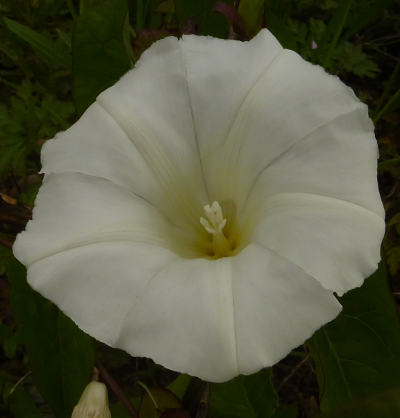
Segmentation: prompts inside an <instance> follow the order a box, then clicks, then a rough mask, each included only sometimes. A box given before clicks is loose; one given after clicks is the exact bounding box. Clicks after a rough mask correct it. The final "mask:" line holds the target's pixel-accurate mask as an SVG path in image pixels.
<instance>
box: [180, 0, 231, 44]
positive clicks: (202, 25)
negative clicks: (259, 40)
mask: <svg viewBox="0 0 400 418" xmlns="http://www.w3.org/2000/svg"><path fill="white" fill-rule="evenodd" d="M174 1H175V11H176V17H177V20H178V24H179V27H180V30H181V31H182V30H183V29H184V27H185V25H186V23H187V21H188V19H193V21H194V22H195V24H196V33H197V34H198V35H210V36H215V37H219V38H225V37H226V35H227V32H228V23H227V21H226V19H225V18H224V17H223V16H222V15H221V14H220V13H216V12H214V11H213V10H212V9H213V7H214V4H215V3H216V0H204V1H198V0H174ZM224 3H228V4H233V0H226V1H224Z"/></svg>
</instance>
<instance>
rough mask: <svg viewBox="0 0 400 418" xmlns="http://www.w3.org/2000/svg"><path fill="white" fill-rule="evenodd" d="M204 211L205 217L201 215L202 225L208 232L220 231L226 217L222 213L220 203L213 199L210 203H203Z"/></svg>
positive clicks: (216, 232) (215, 232)
mask: <svg viewBox="0 0 400 418" xmlns="http://www.w3.org/2000/svg"><path fill="white" fill-rule="evenodd" d="M204 212H205V214H206V216H207V219H206V218H203V217H201V218H200V223H201V224H202V225H203V226H204V228H205V230H206V231H207V232H209V233H210V234H218V233H222V230H223V229H224V227H225V225H226V219H224V217H223V215H222V208H221V205H220V204H219V203H218V202H217V201H215V202H213V203H212V205H211V206H210V205H205V206H204Z"/></svg>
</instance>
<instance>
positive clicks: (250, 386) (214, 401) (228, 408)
mask: <svg viewBox="0 0 400 418" xmlns="http://www.w3.org/2000/svg"><path fill="white" fill-rule="evenodd" d="M271 379H272V371H271V370H268V371H266V370H262V371H261V372H258V373H256V374H253V375H250V376H239V377H236V378H235V379H233V380H231V381H229V382H226V383H213V384H211V387H210V415H211V417H212V418H235V417H237V418H239V417H240V418H241V417H246V418H260V417H263V418H268V417H272V416H273V413H274V411H275V409H276V407H277V405H278V398H277V394H276V392H275V390H274V387H273V385H272V382H271Z"/></svg>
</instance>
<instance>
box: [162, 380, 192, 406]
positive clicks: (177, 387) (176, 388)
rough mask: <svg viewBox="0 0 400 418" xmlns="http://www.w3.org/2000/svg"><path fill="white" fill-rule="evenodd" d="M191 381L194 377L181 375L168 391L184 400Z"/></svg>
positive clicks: (169, 386)
mask: <svg viewBox="0 0 400 418" xmlns="http://www.w3.org/2000/svg"><path fill="white" fill-rule="evenodd" d="M191 381H192V376H189V375H188V374H181V375H179V376H178V377H177V378H176V379H175V380H174V381H173V382H172V383H170V384H169V385H168V387H167V389H168V390H170V391H171V392H172V393H173V394H174V395H175V396H177V397H178V398H179V399H181V400H182V399H183V397H184V395H185V393H186V390H187V388H188V387H189V385H190V383H191Z"/></svg>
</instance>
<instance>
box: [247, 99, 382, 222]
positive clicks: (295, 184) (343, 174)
mask: <svg viewBox="0 0 400 418" xmlns="http://www.w3.org/2000/svg"><path fill="white" fill-rule="evenodd" d="M377 151H378V147H377V143H376V139H375V136H374V133H373V125H372V122H371V120H370V119H369V117H368V111H367V108H366V107H361V108H357V109H355V110H354V111H352V112H350V113H347V114H345V115H341V116H339V117H337V118H335V119H333V120H332V121H331V122H329V123H327V124H325V125H323V126H322V127H321V128H319V129H316V130H315V131H313V132H312V133H311V134H310V135H308V136H307V137H306V138H304V139H303V140H302V141H300V142H297V143H295V144H294V145H293V146H292V147H290V148H289V149H288V150H287V151H286V152H284V153H283V154H280V155H279V156H278V157H277V158H276V159H275V160H273V161H272V163H270V164H269V166H267V167H266V168H265V169H264V170H263V171H262V173H261V175H260V176H259V178H258V179H257V180H256V182H257V184H256V187H255V188H254V190H253V192H252V197H253V199H254V200H259V194H260V193H261V194H263V195H265V196H269V195H273V194H276V193H286V192H300V193H302V192H303V193H314V194H320V195H325V196H329V197H334V198H337V199H341V200H346V201H349V202H352V203H355V204H357V205H360V206H362V207H364V208H366V209H368V210H370V211H372V212H374V213H376V214H377V215H379V216H380V217H381V218H384V209H383V205H382V202H381V199H380V196H379V189H378V183H377V176H376V169H377V167H376V166H377ZM254 203H255V202H254Z"/></svg>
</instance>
